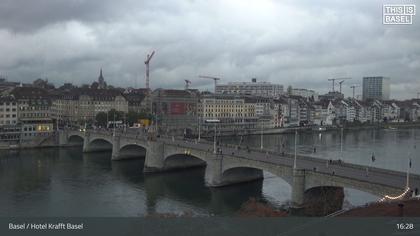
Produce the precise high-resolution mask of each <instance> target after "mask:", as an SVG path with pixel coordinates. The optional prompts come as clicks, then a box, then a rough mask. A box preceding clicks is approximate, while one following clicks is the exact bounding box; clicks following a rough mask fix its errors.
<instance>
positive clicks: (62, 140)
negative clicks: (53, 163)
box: [57, 131, 69, 147]
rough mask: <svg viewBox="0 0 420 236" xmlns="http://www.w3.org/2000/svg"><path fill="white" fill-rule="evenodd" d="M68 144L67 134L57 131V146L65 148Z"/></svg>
mask: <svg viewBox="0 0 420 236" xmlns="http://www.w3.org/2000/svg"><path fill="white" fill-rule="evenodd" d="M68 142H69V139H68V137H67V132H63V131H58V140H57V143H58V146H60V147H63V146H67V145H68Z"/></svg>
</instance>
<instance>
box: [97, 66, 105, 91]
mask: <svg viewBox="0 0 420 236" xmlns="http://www.w3.org/2000/svg"><path fill="white" fill-rule="evenodd" d="M98 84H99V86H98V88H99V89H105V88H106V83H105V80H104V76H103V75H102V68H101V70H100V72H99V78H98Z"/></svg>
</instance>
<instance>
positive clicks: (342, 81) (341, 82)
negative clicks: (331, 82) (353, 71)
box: [338, 78, 351, 93]
mask: <svg viewBox="0 0 420 236" xmlns="http://www.w3.org/2000/svg"><path fill="white" fill-rule="evenodd" d="M347 79H351V78H342V79H341V81H340V82H338V84H340V93H341V85H342V84H343V83H344V81H345V80H347Z"/></svg>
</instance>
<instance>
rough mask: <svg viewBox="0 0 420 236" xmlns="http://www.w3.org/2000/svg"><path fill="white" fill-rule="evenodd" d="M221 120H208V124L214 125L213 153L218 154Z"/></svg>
mask: <svg viewBox="0 0 420 236" xmlns="http://www.w3.org/2000/svg"><path fill="white" fill-rule="evenodd" d="M219 122H220V120H217V119H214V120H206V123H213V124H214V137H213V153H214V154H216V146H217V145H216V143H217V126H216V125H217V123H219Z"/></svg>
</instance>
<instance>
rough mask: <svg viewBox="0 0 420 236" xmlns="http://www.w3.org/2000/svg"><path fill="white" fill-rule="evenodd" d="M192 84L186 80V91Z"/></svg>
mask: <svg viewBox="0 0 420 236" xmlns="http://www.w3.org/2000/svg"><path fill="white" fill-rule="evenodd" d="M190 84H191V81H189V80H187V79H186V80H185V90H188V88H189V85H190Z"/></svg>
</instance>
